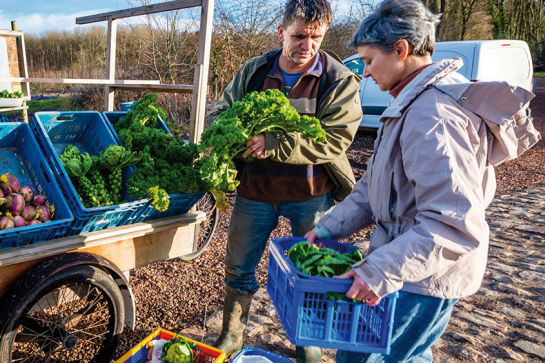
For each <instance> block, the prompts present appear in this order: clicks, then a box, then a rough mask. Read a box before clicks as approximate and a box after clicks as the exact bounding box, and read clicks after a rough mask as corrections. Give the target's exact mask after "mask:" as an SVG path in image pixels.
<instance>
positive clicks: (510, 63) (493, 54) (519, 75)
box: [479, 46, 532, 84]
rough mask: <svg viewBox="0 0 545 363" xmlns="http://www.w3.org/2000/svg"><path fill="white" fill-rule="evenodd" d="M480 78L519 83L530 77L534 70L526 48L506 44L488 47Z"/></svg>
mask: <svg viewBox="0 0 545 363" xmlns="http://www.w3.org/2000/svg"><path fill="white" fill-rule="evenodd" d="M482 64H483V65H484V66H483V67H482V69H481V70H480V72H479V73H480V74H479V78H480V80H482V81H498V80H505V81H507V82H512V83H515V84H516V83H519V82H524V81H526V80H528V79H529V78H530V73H531V72H532V70H531V67H530V62H529V60H528V55H527V54H526V50H525V49H524V48H520V47H513V46H506V47H497V48H492V49H488V50H487V51H486V57H485V59H484V62H483V63H482Z"/></svg>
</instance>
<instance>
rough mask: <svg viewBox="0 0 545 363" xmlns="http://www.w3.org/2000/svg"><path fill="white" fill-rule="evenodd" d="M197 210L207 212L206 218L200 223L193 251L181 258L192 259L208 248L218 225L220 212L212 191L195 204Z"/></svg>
mask: <svg viewBox="0 0 545 363" xmlns="http://www.w3.org/2000/svg"><path fill="white" fill-rule="evenodd" d="M195 207H196V208H197V210H200V211H203V212H205V213H206V219H205V220H204V221H203V222H202V223H201V224H200V225H199V230H198V235H197V238H195V245H194V246H193V252H192V253H190V254H187V255H184V256H181V257H180V258H181V259H182V260H184V261H191V260H194V259H195V258H197V257H199V256H200V255H202V254H203V252H204V251H206V249H207V248H208V245H209V244H210V241H211V240H212V237H213V236H214V232H216V228H217V227H218V221H219V219H220V212H219V210H218V208H216V199H215V198H214V195H212V193H206V194H205V195H204V196H203V197H202V198H201V199H200V200H199V201H198V202H197V204H196V205H195Z"/></svg>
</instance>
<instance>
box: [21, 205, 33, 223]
mask: <svg viewBox="0 0 545 363" xmlns="http://www.w3.org/2000/svg"><path fill="white" fill-rule="evenodd" d="M21 216H22V217H23V218H24V219H25V220H27V221H31V220H33V219H34V218H36V208H34V207H33V206H31V205H25V207H24V208H23V211H22V212H21Z"/></svg>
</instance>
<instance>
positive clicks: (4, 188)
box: [0, 184, 11, 197]
mask: <svg viewBox="0 0 545 363" xmlns="http://www.w3.org/2000/svg"><path fill="white" fill-rule="evenodd" d="M0 190H1V191H2V194H3V195H4V197H7V196H8V195H10V194H11V189H9V187H8V186H4V185H2V184H0Z"/></svg>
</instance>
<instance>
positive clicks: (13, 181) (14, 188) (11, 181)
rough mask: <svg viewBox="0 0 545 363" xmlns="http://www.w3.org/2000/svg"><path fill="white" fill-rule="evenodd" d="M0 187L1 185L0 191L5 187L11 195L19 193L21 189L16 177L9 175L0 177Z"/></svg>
mask: <svg viewBox="0 0 545 363" xmlns="http://www.w3.org/2000/svg"><path fill="white" fill-rule="evenodd" d="M0 185H2V189H5V187H7V188H9V189H10V190H11V192H12V193H17V192H19V188H20V187H21V183H19V180H18V179H17V177H16V176H15V175H13V174H9V173H7V174H4V175H2V176H0ZM4 194H5V193H4Z"/></svg>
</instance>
